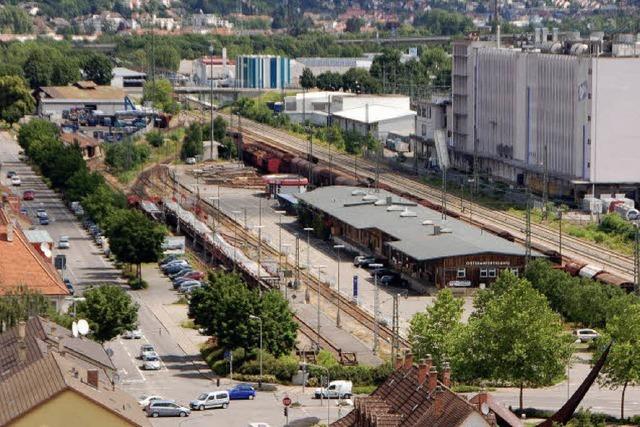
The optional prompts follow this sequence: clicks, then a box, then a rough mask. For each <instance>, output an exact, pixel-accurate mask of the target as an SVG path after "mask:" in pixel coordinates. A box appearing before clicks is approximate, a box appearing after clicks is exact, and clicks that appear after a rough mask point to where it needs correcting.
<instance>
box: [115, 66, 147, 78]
mask: <svg viewBox="0 0 640 427" xmlns="http://www.w3.org/2000/svg"><path fill="white" fill-rule="evenodd" d="M112 73H113V77H139V78H145V77H147V73H142V72H140V71H136V70H131V69H129V68H126V67H113V70H112Z"/></svg>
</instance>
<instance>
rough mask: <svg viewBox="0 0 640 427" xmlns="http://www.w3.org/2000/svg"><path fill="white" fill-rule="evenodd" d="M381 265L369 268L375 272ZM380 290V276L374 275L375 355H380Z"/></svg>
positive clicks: (370, 265) (373, 265) (371, 265)
mask: <svg viewBox="0 0 640 427" xmlns="http://www.w3.org/2000/svg"><path fill="white" fill-rule="evenodd" d="M382 266H383V265H382V264H380V263H373V264H369V268H371V269H372V270H375V269H376V268H381V267H382ZM379 305H380V288H379V287H378V274H377V273H375V272H374V273H373V321H374V323H375V325H374V326H373V349H372V350H373V354H378V346H379V342H378V341H379V336H380V318H379V317H380V307H379Z"/></svg>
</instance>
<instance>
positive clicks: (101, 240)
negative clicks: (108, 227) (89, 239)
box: [93, 234, 104, 247]
mask: <svg viewBox="0 0 640 427" xmlns="http://www.w3.org/2000/svg"><path fill="white" fill-rule="evenodd" d="M93 239H94V240H95V242H96V245H98V246H99V247H102V245H104V238H103V237H102V235H100V234H97V235H96V236H95V237H94V238H93Z"/></svg>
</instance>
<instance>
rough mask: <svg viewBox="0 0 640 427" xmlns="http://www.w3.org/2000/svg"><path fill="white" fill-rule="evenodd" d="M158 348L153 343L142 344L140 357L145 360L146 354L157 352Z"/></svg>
mask: <svg viewBox="0 0 640 427" xmlns="http://www.w3.org/2000/svg"><path fill="white" fill-rule="evenodd" d="M155 352H156V349H155V348H153V346H152V345H151V344H142V345H141V346H140V359H143V360H144V356H145V355H147V354H150V353H155Z"/></svg>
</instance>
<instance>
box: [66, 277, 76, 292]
mask: <svg viewBox="0 0 640 427" xmlns="http://www.w3.org/2000/svg"><path fill="white" fill-rule="evenodd" d="M64 284H65V286H66V287H67V290H68V291H69V294H71V295H73V294H75V293H76V290H75V289H74V288H73V285H72V284H71V280H69V279H64Z"/></svg>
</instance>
